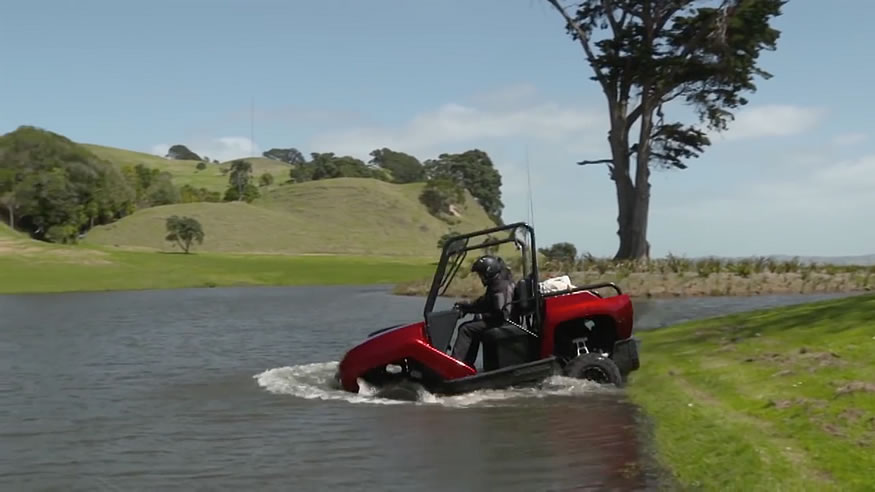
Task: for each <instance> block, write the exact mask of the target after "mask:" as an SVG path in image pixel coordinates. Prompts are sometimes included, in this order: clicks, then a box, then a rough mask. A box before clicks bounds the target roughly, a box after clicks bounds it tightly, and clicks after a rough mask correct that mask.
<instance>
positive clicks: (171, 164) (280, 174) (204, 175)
mask: <svg viewBox="0 0 875 492" xmlns="http://www.w3.org/2000/svg"><path fill="white" fill-rule="evenodd" d="M82 145H83V147H85V148H87V149H88V150H89V151H91V152H93V153H94V154H95V155H96V156H98V157H100V158H102V159H105V160H107V161H109V162H112V163H113V164H116V165H118V166H119V167H122V166H136V165H137V164H143V165H144V166H146V167H149V168H154V169H159V170H161V171H166V172H168V173H170V175H171V176H172V180H173V183H174V184H176V185H177V186H182V185H185V184H188V185H191V186H193V187H195V188H201V187H203V188H206V189H208V190H210V191H219V192H223V193H224V191H225V190H226V189H227V188H228V176H227V175H224V174H222V169H224V168H230V167H231V162H230V161H229V162H223V163H221V164H212V163H207V167H206V169H203V170H198V169H197V167H196V166H197V164H198V162H201V161H187V160H171V159H165V158H163V157H160V156H157V155H153V154H147V153H145V152H135V151H131V150H124V149H117V148H114V147H105V146H102V145H95V144H82ZM245 160H247V161H249V162H251V163H252V174H253V176H254V177H255V179H256V183H257V182H258V181H257V180H258V178H259V177H260V176H261V175H262V174H263V173H270V174H272V175H273V179H274V183H275V184H274V185H273V186H274V187H275V186H277V185H278V184H279V183H282V182H284V181H286V180H288V179H289V171H290V170H291V169H292V167H291V166H290V165H288V164H285V163H282V162H278V161H274V160H271V159H267V158H264V157H247V158H246V159H245Z"/></svg>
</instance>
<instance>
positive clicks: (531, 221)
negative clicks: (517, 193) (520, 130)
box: [526, 144, 535, 227]
mask: <svg viewBox="0 0 875 492" xmlns="http://www.w3.org/2000/svg"><path fill="white" fill-rule="evenodd" d="M526 180H527V182H528V190H527V195H528V199H529V210H528V223H529V224H530V225H531V226H532V227H535V202H534V200H533V199H532V172H531V166H530V165H529V144H526Z"/></svg>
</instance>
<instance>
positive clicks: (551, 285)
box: [538, 275, 574, 292]
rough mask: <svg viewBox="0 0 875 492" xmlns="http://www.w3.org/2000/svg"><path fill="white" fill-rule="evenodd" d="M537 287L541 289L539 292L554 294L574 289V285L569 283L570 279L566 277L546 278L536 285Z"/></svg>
mask: <svg viewBox="0 0 875 492" xmlns="http://www.w3.org/2000/svg"><path fill="white" fill-rule="evenodd" d="M538 286H539V287H540V288H541V292H556V291H560V290H568V289H573V288H574V284H572V283H571V278H570V277H569V276H568V275H562V276H561V277H553V278H548V279H547V280H544V281H542V282H541V283H540V284H538Z"/></svg>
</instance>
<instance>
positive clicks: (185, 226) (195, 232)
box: [165, 215, 204, 254]
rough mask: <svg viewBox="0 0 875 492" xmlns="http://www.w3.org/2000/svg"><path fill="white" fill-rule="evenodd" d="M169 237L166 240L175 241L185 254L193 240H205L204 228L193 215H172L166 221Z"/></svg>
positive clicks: (199, 242)
mask: <svg viewBox="0 0 875 492" xmlns="http://www.w3.org/2000/svg"><path fill="white" fill-rule="evenodd" d="M165 225H166V228H167V233H168V234H167V237H166V238H165V240H167V241H172V242H175V243H176V244H177V245H178V246H179V247H180V248H182V251H184V252H185V254H188V250H189V248H191V242H192V241H197V242H198V244H203V242H204V230H203V228H202V227H201V223H200V222H198V221H197V219H194V218H191V217H177V216H176V215H173V216H170V217H168V218H167V221H166V224H165Z"/></svg>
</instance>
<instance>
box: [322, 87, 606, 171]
mask: <svg viewBox="0 0 875 492" xmlns="http://www.w3.org/2000/svg"><path fill="white" fill-rule="evenodd" d="M531 96H532V94H531V91H530V90H528V89H525V88H524V87H522V88H512V89H510V90H507V91H504V92H497V93H496V94H495V95H494V97H492V98H491V99H489V100H488V101H484V100H483V99H482V98H481V99H479V100H480V102H481V103H482V104H479V105H475V104H460V103H448V104H445V105H443V106H441V107H439V108H437V109H435V110H433V111H429V112H426V113H422V114H419V115H417V116H415V117H413V118H412V119H411V120H410V121H409V122H407V123H406V124H404V125H401V126H397V127H377V126H359V127H353V128H348V129H346V130H338V131H333V132H330V133H324V134H321V135H318V136H317V137H316V138H314V139H313V141H312V143H311V147H313V148H314V149H316V150H317V151H323V152H324V151H331V152H335V153H337V154H349V155H353V156H356V157H359V158H361V159H365V158H367V156H368V154H369V153H370V151H372V150H373V149H375V148H380V147H389V148H392V149H395V150H399V151H403V152H408V153H411V154H414V155H416V156H417V157H419V158H421V159H425V158H431V157H435V156H436V154H437V153H441V152H452V151H454V149H459V148H461V147H462V146H465V147H466V148H471V147H473V146H478V145H480V146H482V145H483V144H485V143H486V142H489V141H495V140H496V139H519V140H528V141H532V142H547V143H551V144H553V145H557V146H570V145H572V144H577V145H579V141H580V139H582V138H583V137H584V136H585V135H586V134H587V133H592V132H601V131H603V130H602V128H603V127H604V124H605V118H604V117H603V115H602V114H601V113H600V112H598V111H594V110H591V109H587V108H583V107H580V106H573V105H567V104H560V103H557V102H552V101H548V102H533V101H531V99H532V97H531ZM499 100H503V101H504V102H505V103H506V104H497V102H498V101H499ZM602 140H603V139H602Z"/></svg>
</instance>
